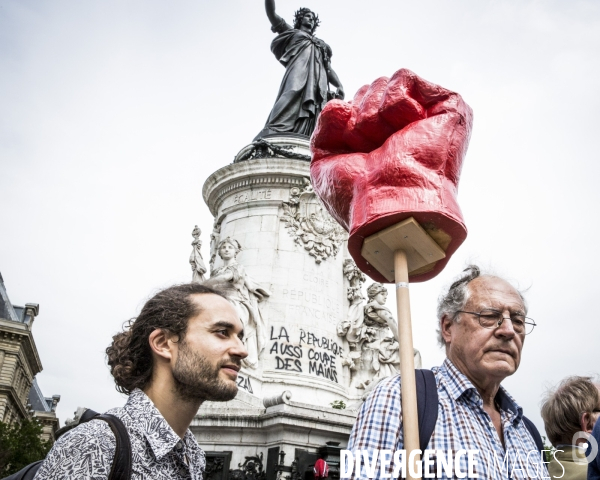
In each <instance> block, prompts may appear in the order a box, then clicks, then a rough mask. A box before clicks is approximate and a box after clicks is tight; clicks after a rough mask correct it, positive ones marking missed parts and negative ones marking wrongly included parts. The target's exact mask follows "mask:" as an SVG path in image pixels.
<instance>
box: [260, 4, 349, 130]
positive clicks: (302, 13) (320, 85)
mask: <svg viewBox="0 0 600 480" xmlns="http://www.w3.org/2000/svg"><path fill="white" fill-rule="evenodd" d="M265 9H266V11H267V17H269V21H270V22H271V25H272V27H271V30H272V31H273V32H275V33H277V34H278V35H277V37H275V39H274V40H273V42H272V43H271V51H272V52H273V54H274V55H275V57H276V58H277V60H279V62H281V64H282V65H283V66H284V67H285V75H284V76H283V80H282V81H281V86H280V87H279V93H278V94H277V99H276V100H275V105H274V106H273V109H272V110H271V114H270V115H269V118H268V119H267V123H266V124H265V128H263V129H262V131H261V132H260V133H259V134H258V135H257V136H256V137H255V139H254V140H257V139H259V138H262V137H264V136H265V135H269V134H274V133H288V132H291V133H297V134H301V135H306V136H308V137H310V135H311V134H312V132H313V130H314V129H315V125H316V121H317V117H318V116H319V113H321V110H322V109H323V107H324V106H325V104H326V103H327V100H329V99H331V98H340V99H343V98H344V88H343V87H342V83H341V82H340V80H339V78H338V76H337V74H336V73H335V72H334V70H333V68H331V55H332V52H331V47H330V46H329V45H327V44H326V43H325V42H324V41H323V40H321V39H319V38H317V37H315V36H314V35H313V34H314V31H315V29H316V28H317V26H318V25H319V17H318V16H317V15H316V14H315V13H314V12H312V11H311V10H309V9H308V8H301V9H300V10H298V11H297V12H296V14H295V17H294V26H293V27H292V26H290V25H289V24H288V23H286V21H285V20H284V19H283V18H281V17H280V16H279V15H277V14H276V13H275V0H265ZM330 83H331V84H332V85H333V86H334V87H336V91H335V92H330V91H329V84H330Z"/></svg>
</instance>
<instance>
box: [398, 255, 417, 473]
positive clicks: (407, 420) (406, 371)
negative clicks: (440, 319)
mask: <svg viewBox="0 0 600 480" xmlns="http://www.w3.org/2000/svg"><path fill="white" fill-rule="evenodd" d="M394 277H395V280H396V308H397V312H398V336H399V337H400V338H399V342H400V376H401V379H402V428H403V431H404V449H405V450H406V455H407V457H408V455H410V452H411V451H412V450H417V449H419V413H418V409H417V384H416V381H415V361H414V350H413V338H412V323H411V320H410V296H409V292H408V264H407V260H406V253H405V252H404V250H396V251H395V252H394ZM420 460H421V456H420V455H418V456H415V457H414V462H415V466H413V471H415V472H416V471H417V469H416V462H419V461H420ZM407 467H408V462H407ZM409 472H410V469H408V472H407V474H406V478H410V479H415V478H421V477H413V476H411V475H410V474H409Z"/></svg>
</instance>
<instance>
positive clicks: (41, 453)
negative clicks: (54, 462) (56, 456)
mask: <svg viewBox="0 0 600 480" xmlns="http://www.w3.org/2000/svg"><path fill="white" fill-rule="evenodd" d="M41 433H42V426H41V425H40V423H39V422H38V421H37V420H35V419H33V420H22V421H21V422H15V423H12V424H6V423H3V422H0V477H5V476H7V475H11V474H13V473H15V472H18V471H19V470H21V469H22V468H23V467H26V466H27V465H29V464H30V463H33V462H37V461H38V460H42V459H43V458H45V457H46V455H47V454H48V452H49V451H50V448H52V442H50V441H43V440H42V439H41V438H40V434H41Z"/></svg>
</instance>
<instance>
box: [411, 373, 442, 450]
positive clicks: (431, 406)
mask: <svg viewBox="0 0 600 480" xmlns="http://www.w3.org/2000/svg"><path fill="white" fill-rule="evenodd" d="M415 380H416V383H417V411H418V413H419V446H420V448H421V451H422V452H424V451H425V449H426V448H427V445H429V440H430V439H431V435H432V434H433V431H434V429H435V424H436V422H437V418H438V391H437V384H436V383H435V376H434V375H433V372H432V371H431V370H425V369H422V370H419V369H416V370H415Z"/></svg>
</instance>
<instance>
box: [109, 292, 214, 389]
mask: <svg viewBox="0 0 600 480" xmlns="http://www.w3.org/2000/svg"><path fill="white" fill-rule="evenodd" d="M205 293H212V294H214V295H219V296H221V297H223V298H226V297H225V295H224V294H223V293H222V292H221V291H219V290H215V289H213V288H210V287H207V286H204V285H202V284H200V283H184V284H182V285H174V286H172V287H169V288H167V289H165V290H162V291H160V292H158V293H157V294H156V295H154V296H153V297H152V298H151V299H150V300H148V301H147V302H146V304H145V305H144V307H143V308H142V311H141V312H140V314H139V315H138V316H137V318H132V319H131V320H129V321H128V322H126V323H125V329H124V331H122V332H121V333H118V334H116V335H115V336H114V337H113V341H112V343H111V344H110V345H109V346H108V348H107V349H106V357H107V360H108V365H109V367H110V373H111V374H112V376H113V377H114V379H115V383H116V389H117V390H118V391H119V392H121V393H126V394H128V395H129V394H130V393H131V392H132V391H133V390H134V389H136V388H140V389H143V388H144V387H146V386H147V385H148V383H149V382H150V380H151V378H152V368H153V362H152V352H151V350H150V344H149V343H148V338H149V337H150V334H151V333H152V332H153V331H154V330H156V329H157V328H160V329H162V330H164V331H167V332H169V333H172V334H174V335H178V336H179V340H180V341H181V340H183V337H184V335H185V331H186V329H187V325H188V320H189V319H190V318H192V317H193V316H195V315H198V314H199V313H200V312H201V311H202V309H201V308H200V307H199V306H198V304H197V303H195V302H193V301H192V298H191V296H192V295H197V294H205Z"/></svg>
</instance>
